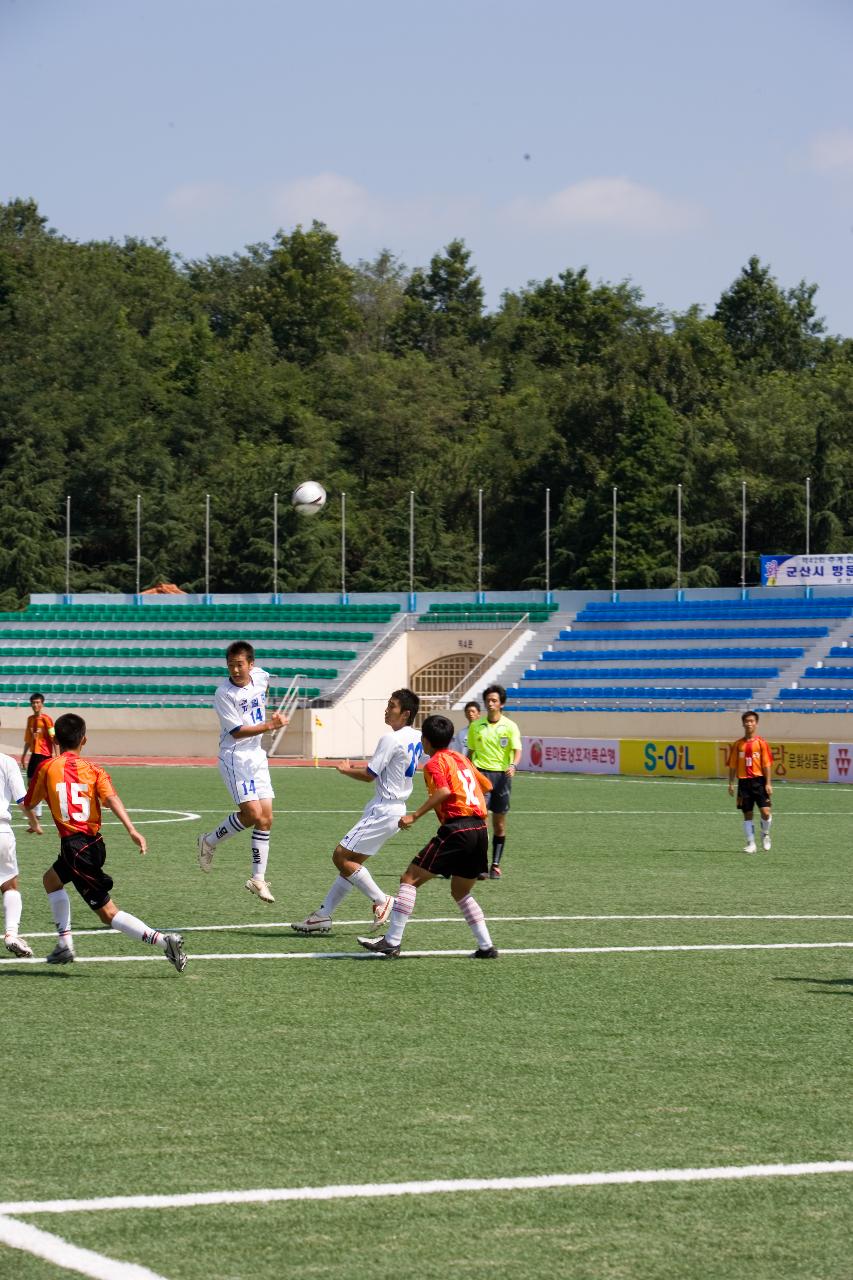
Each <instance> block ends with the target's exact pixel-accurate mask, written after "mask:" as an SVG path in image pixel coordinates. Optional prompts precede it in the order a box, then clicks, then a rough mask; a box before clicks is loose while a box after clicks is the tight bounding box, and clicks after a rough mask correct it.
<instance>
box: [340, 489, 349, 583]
mask: <svg viewBox="0 0 853 1280" xmlns="http://www.w3.org/2000/svg"><path fill="white" fill-rule="evenodd" d="M341 604H349V596H348V595H347V495H346V494H345V493H342V494H341Z"/></svg>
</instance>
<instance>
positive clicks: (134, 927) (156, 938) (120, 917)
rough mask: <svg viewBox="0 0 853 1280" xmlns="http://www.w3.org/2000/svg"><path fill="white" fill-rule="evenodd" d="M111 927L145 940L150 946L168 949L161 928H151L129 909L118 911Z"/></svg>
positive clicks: (137, 939) (130, 936) (131, 936)
mask: <svg viewBox="0 0 853 1280" xmlns="http://www.w3.org/2000/svg"><path fill="white" fill-rule="evenodd" d="M110 928H111V929H118V931H119V933H126V934H127V936H128V937H129V938H135V939H136V941H137V942H145V943H147V945H148V946H149V947H159V948H160V950H161V951H165V950H166V939H165V938H164V937H163V934H162V933H161V932H160V930H159V929H149V928H148V925H147V924H143V922H142V921H141V920H138V919H137V918H136V916H132V915H131V914H130V912H129V911H117V912H116V913H115V915H114V916H113V918H112V920H111V921H110Z"/></svg>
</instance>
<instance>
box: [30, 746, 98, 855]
mask: <svg viewBox="0 0 853 1280" xmlns="http://www.w3.org/2000/svg"><path fill="white" fill-rule="evenodd" d="M112 795H115V787H114V786H113V784H112V779H111V778H110V775H109V774H108V773H107V772H106V771H105V770H104V769H101V768H99V767H98V765H96V764H91V763H90V762H89V761H88V760H84V759H83V758H82V757H81V756H78V755H76V754H75V753H74V752H73V751H67V752H65V753H64V754H63V755H61V756H56V757H55V758H54V759H53V760H49V761H48V762H47V763H46V764H43V765H42V766H41V768H40V769H39V771H38V773H37V774H36V775H35V776H34V778H33V780H32V782H31V783H30V789H29V791H28V792H27V796H26V800H25V801H24V803H25V804H26V806H27V808H29V809H31V808H32V807H33V806H34V805H37V804H38V803H39V802H40V801H42V800H43V801H45V802H46V803H47V806H48V808H49V809H50V816H51V817H52V818H53V821H54V822H55V823H56V829H57V831H58V832H59V834H60V835H61V836H73V835H89V836H96V835H97V834H98V832H99V831H100V829H101V803H102V801H104V800H106V799H107V797H108V796H112Z"/></svg>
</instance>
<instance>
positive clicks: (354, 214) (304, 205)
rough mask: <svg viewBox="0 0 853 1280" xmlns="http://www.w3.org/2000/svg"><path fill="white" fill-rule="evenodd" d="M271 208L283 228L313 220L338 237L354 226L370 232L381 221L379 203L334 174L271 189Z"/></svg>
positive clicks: (366, 192)
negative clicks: (322, 224) (323, 224)
mask: <svg viewBox="0 0 853 1280" xmlns="http://www.w3.org/2000/svg"><path fill="white" fill-rule="evenodd" d="M270 194H271V208H272V212H273V213H274V214H275V217H276V219H277V220H278V221H279V222H280V223H281V224H283V225H284V226H291V225H293V224H294V223H297V222H301V223H303V224H307V225H309V226H310V224H311V222H312V220H313V219H314V218H316V219H317V220H318V221H319V222H325V223H326V225H327V226H329V227H331V228H332V229H333V230H334V231H337V232H340V233H342V234H344V233H346V232H348V231H351V230H352V229H353V228H354V227H361V228H367V229H372V228H374V227H376V226H379V225H381V223H382V222H383V221H384V219H383V211H382V205H381V202H380V201H378V200H377V199H375V198H374V197H373V196H371V195H370V192H369V191H367V189H366V188H365V187H362V186H360V185H359V184H358V183H357V182H353V181H352V179H350V178H345V177H342V176H341V175H340V174H337V173H318V174H316V175H314V176H313V177H309V178H296V179H295V181H293V182H285V183H280V184H278V185H276V186H274V187H273V188H272V191H271V193H270Z"/></svg>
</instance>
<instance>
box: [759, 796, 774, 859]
mask: <svg viewBox="0 0 853 1280" xmlns="http://www.w3.org/2000/svg"><path fill="white" fill-rule="evenodd" d="M765 799H766V797H765ZM759 813H760V814H761V847H762V849H763V850H764V852H765V853H769V852H770V849H771V847H772V841H771V839H770V827H771V825H772V823H773V814H772V812H771V809H770V801H769V799H766V803H765V804H763V805H762V806H761V808H760V809H759Z"/></svg>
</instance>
